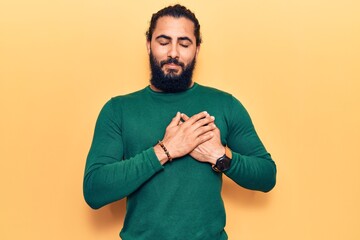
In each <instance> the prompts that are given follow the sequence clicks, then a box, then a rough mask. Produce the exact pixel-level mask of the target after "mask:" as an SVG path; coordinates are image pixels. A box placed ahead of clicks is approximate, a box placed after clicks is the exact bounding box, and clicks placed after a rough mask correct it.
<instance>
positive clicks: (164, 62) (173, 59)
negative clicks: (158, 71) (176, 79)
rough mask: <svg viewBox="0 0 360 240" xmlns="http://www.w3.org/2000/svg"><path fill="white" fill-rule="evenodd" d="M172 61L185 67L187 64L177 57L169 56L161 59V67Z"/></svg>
mask: <svg viewBox="0 0 360 240" xmlns="http://www.w3.org/2000/svg"><path fill="white" fill-rule="evenodd" d="M170 63H173V64H176V65H178V66H181V67H183V68H184V67H185V64H184V63H182V62H180V61H179V60H177V59H176V58H169V59H167V60H164V61H161V62H160V67H163V66H164V65H165V64H170Z"/></svg>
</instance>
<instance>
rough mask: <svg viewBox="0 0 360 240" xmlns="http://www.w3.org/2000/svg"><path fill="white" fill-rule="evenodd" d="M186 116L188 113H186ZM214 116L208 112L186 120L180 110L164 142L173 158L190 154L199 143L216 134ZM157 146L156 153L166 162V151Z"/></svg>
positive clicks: (169, 127) (167, 129)
mask: <svg viewBox="0 0 360 240" xmlns="http://www.w3.org/2000/svg"><path fill="white" fill-rule="evenodd" d="M185 116H186V115H185ZM213 122H214V118H213V117H211V116H210V115H209V114H208V113H207V112H201V113H198V114H195V115H194V116H192V117H191V118H187V120H186V122H182V121H181V114H180V113H179V112H178V113H177V114H176V116H175V117H174V118H173V119H172V121H171V122H170V124H169V125H168V126H167V127H166V131H165V136H164V138H163V140H162V141H163V144H164V145H165V147H166V148H167V150H168V152H169V153H170V156H171V157H172V158H178V157H182V156H184V155H186V154H189V153H190V152H191V151H192V150H194V148H196V147H197V146H198V145H199V144H201V143H203V142H205V141H208V140H209V139H211V138H212V137H213V135H214V133H213V132H212V130H214V129H215V125H214V124H212V123H213ZM159 147H160V146H158V145H157V146H155V148H154V149H155V154H156V155H157V156H158V158H159V160H160V162H161V163H162V164H164V163H165V162H166V161H165V162H164V161H163V160H164V153H163V152H164V151H163V150H162V149H161V148H159Z"/></svg>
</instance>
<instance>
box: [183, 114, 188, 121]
mask: <svg viewBox="0 0 360 240" xmlns="http://www.w3.org/2000/svg"><path fill="white" fill-rule="evenodd" d="M181 119H182V120H184V121H187V120H189V117H188V115H186V114H185V113H181Z"/></svg>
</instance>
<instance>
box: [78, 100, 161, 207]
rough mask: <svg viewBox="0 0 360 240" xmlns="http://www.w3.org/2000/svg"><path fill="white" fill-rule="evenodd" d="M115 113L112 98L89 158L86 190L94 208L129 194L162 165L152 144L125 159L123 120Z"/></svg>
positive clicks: (95, 136) (95, 133)
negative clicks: (121, 121)
mask: <svg viewBox="0 0 360 240" xmlns="http://www.w3.org/2000/svg"><path fill="white" fill-rule="evenodd" d="M116 117H117V116H116V115H115V113H114V111H113V108H112V102H111V100H110V101H109V102H107V103H106V104H105V106H104V107H103V108H102V110H101V112H100V114H99V117H98V119H97V122H96V126H95V132H94V137H93V141H92V144H91V148H90V151H89V154H88V157H87V160H86V166H85V174H84V181H83V193H84V198H85V201H86V202H87V203H88V204H89V206H90V207H92V208H94V209H97V208H100V207H102V206H104V205H106V204H108V203H111V202H114V201H116V200H119V199H122V198H124V197H126V196H128V195H129V194H131V193H132V192H134V191H135V190H136V189H138V188H139V187H140V186H141V185H142V184H143V183H144V182H146V181H147V180H148V179H150V178H151V177H152V176H153V175H154V174H156V173H157V172H158V171H161V170H162V169H163V166H162V165H161V164H160V162H159V160H158V158H157V157H156V155H155V152H154V150H153V147H151V148H148V149H145V150H144V151H143V152H141V153H139V154H137V155H135V156H134V157H131V158H129V159H123V153H124V149H123V141H122V131H121V123H120V122H119V121H120V120H119V117H118V118H116Z"/></svg>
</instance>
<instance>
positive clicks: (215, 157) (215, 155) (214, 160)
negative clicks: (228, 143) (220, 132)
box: [209, 146, 226, 165]
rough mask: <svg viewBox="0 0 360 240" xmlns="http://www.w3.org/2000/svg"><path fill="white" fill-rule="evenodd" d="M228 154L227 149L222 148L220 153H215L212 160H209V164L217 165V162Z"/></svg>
mask: <svg viewBox="0 0 360 240" xmlns="http://www.w3.org/2000/svg"><path fill="white" fill-rule="evenodd" d="M225 152H226V149H225V147H223V146H222V147H221V148H220V149H219V150H218V151H216V152H214V154H212V156H211V158H209V163H210V164H211V165H215V164H216V161H217V160H218V159H219V158H221V157H222V156H224V154H225Z"/></svg>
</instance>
